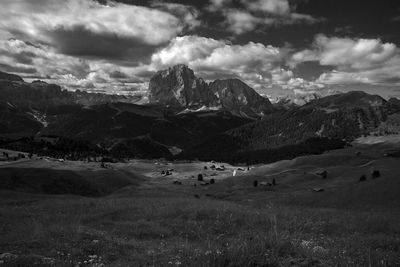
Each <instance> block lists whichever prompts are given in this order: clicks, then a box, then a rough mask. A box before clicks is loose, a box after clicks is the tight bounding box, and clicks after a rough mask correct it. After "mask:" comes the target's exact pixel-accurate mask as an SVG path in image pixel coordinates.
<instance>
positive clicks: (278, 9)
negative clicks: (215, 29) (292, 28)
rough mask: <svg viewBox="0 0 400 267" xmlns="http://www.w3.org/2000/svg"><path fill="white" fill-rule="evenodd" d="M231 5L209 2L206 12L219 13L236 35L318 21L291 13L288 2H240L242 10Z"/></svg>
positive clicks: (229, 1) (216, 0)
mask: <svg viewBox="0 0 400 267" xmlns="http://www.w3.org/2000/svg"><path fill="white" fill-rule="evenodd" d="M233 3H236V2H235V1H233V0H211V1H210V5H209V6H208V10H209V11H211V12H221V13H222V14H223V15H224V16H225V19H226V21H225V24H227V25H228V29H229V30H230V31H231V32H233V33H235V34H238V35H239V34H243V33H246V32H250V31H253V30H254V29H256V28H257V27H259V26H271V25H287V24H294V23H315V22H318V21H319V20H320V19H316V18H313V17H312V16H310V15H306V14H299V13H295V12H293V10H291V9H290V5H289V2H288V0H251V1H248V0H242V1H240V3H241V6H242V8H237V6H236V5H233ZM234 6H235V7H234Z"/></svg>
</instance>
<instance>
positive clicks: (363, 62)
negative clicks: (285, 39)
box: [289, 34, 400, 84]
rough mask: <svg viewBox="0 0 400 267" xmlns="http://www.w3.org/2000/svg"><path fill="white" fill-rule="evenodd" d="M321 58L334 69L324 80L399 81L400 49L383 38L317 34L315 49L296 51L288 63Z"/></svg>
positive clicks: (355, 81) (325, 74)
mask: <svg viewBox="0 0 400 267" xmlns="http://www.w3.org/2000/svg"><path fill="white" fill-rule="evenodd" d="M307 61H318V62H319V64H320V65H322V66H333V67H334V68H335V69H334V70H333V71H330V72H325V73H323V74H322V75H321V76H320V77H319V79H318V81H319V82H324V83H330V84H334V83H358V82H362V83H384V82H385V81H391V82H393V81H397V82H399V81H400V74H399V73H400V72H399V71H400V50H399V48H398V47H397V46H396V45H395V44H392V43H383V42H382V41H381V40H380V39H351V38H337V37H327V36H325V35H322V34H321V35H318V36H316V38H315V41H314V44H313V48H312V49H307V50H303V51H300V52H297V53H295V54H294V55H293V56H292V58H291V62H290V63H289V65H291V66H295V65H296V64H298V63H301V62H307Z"/></svg>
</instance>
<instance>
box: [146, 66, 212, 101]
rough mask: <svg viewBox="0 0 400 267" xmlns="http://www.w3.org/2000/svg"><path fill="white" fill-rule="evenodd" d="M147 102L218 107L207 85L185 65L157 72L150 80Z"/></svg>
mask: <svg viewBox="0 0 400 267" xmlns="http://www.w3.org/2000/svg"><path fill="white" fill-rule="evenodd" d="M149 102H150V103H158V104H164V105H172V106H181V107H193V106H217V105H218V99H217V98H216V96H215V95H214V94H213V93H212V91H211V90H210V88H209V87H208V85H207V83H206V82H205V81H204V80H203V79H201V78H196V76H195V75H194V73H193V70H191V69H190V68H188V67H187V66H185V65H176V66H174V67H172V68H169V69H167V70H163V71H159V72H157V73H156V74H155V75H154V76H153V77H152V78H151V80H150V83H149Z"/></svg>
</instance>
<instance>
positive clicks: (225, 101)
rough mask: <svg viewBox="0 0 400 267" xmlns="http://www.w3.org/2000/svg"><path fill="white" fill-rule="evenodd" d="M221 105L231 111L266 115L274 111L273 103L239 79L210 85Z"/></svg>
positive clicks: (215, 82)
mask: <svg viewBox="0 0 400 267" xmlns="http://www.w3.org/2000/svg"><path fill="white" fill-rule="evenodd" d="M210 88H211V90H212V92H213V93H214V94H215V95H216V96H217V97H218V99H219V100H220V102H221V105H222V106H223V107H225V108H227V109H229V110H237V111H243V112H245V113H246V112H248V110H249V109H250V110H252V111H253V112H255V113H261V112H263V113H265V112H269V111H271V110H272V109H273V107H272V104H271V102H270V101H269V100H268V99H267V98H264V97H262V96H260V95H259V94H258V93H257V92H256V91H254V89H252V88H251V87H249V86H248V85H247V84H245V83H244V82H242V81H241V80H239V79H227V80H216V81H214V82H212V83H211V84H210Z"/></svg>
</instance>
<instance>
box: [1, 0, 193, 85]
mask: <svg viewBox="0 0 400 267" xmlns="http://www.w3.org/2000/svg"><path fill="white" fill-rule="evenodd" d="M198 14H199V12H198V10H196V9H195V8H194V7H191V6H187V5H181V4H173V3H168V4H165V3H161V2H153V4H152V6H150V7H144V6H136V5H126V4H122V3H117V2H113V1H107V2H106V4H101V3H99V2H97V1H94V0H35V1H30V0H4V1H2V8H1V9H0V17H1V20H0V68H1V70H2V71H8V72H14V73H17V74H19V75H21V76H23V77H24V78H26V79H28V80H30V79H42V80H46V81H49V82H54V83H58V84H60V85H62V86H64V87H66V88H68V89H77V88H80V89H98V90H103V89H104V90H107V91H108V92H114V91H116V92H117V91H118V89H119V90H123V91H137V90H138V89H140V90H142V89H143V88H144V87H145V86H146V81H145V80H146V79H142V78H141V77H140V75H143V74H144V73H147V74H146V75H149V74H148V70H147V69H146V67H143V66H145V65H146V63H149V61H150V58H151V55H152V54H153V53H154V52H155V51H156V50H157V49H160V48H161V47H164V46H166V45H167V44H168V43H169V42H170V40H172V39H173V38H175V37H176V36H177V35H178V34H181V33H183V32H185V31H190V30H193V29H194V28H196V27H197V26H198V25H199V23H200V22H199V21H198V20H197V16H198ZM116 74H118V75H116Z"/></svg>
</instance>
